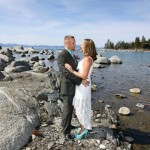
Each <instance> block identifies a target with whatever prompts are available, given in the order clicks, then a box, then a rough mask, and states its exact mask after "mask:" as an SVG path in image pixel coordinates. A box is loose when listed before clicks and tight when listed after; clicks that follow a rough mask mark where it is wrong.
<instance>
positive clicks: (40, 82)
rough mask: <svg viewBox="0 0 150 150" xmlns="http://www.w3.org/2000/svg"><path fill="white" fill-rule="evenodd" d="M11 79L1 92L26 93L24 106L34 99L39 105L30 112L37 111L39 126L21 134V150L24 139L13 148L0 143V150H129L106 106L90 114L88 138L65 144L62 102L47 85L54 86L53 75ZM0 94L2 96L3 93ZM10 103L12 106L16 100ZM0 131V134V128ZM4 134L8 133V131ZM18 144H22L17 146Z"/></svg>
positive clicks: (22, 75) (76, 123) (112, 115)
mask: <svg viewBox="0 0 150 150" xmlns="http://www.w3.org/2000/svg"><path fill="white" fill-rule="evenodd" d="M13 76H14V77H15V78H14V79H13V80H12V81H1V82H0V87H1V90H0V91H3V92H4V93H5V94H6V93H7V92H5V91H4V90H3V88H2V86H4V87H8V89H11V91H12V92H14V93H15V92H16V89H18V90H19V89H24V91H26V92H27V93H26V95H22V96H24V97H26V98H27V97H28V98H30V100H29V102H27V101H26V102H27V103H31V101H32V102H33V101H34V100H35V98H36V100H35V102H34V103H36V102H38V105H34V106H33V105H32V109H34V110H35V108H36V109H39V110H37V111H36V112H34V115H35V113H37V115H38V116H39V119H35V120H38V121H39V123H35V122H34V121H33V122H34V123H35V124H34V127H33V124H31V126H32V130H30V131H29V132H27V131H23V132H24V133H23V135H26V136H28V140H29V141H28V142H26V143H24V146H23V145H22V144H20V145H18V143H22V140H23V138H20V139H18V140H17V145H15V144H16V143H15V140H14V141H13V142H14V143H13V144H14V145H9V144H12V143H7V141H1V142H2V143H1V144H0V146H1V147H0V149H3V148H4V147H2V146H5V147H9V148H8V149H13V148H14V147H16V149H25V150H29V149H39V150H41V149H43V150H45V149H118V150H119V149H131V144H130V143H129V140H130V139H128V138H127V137H124V135H123V132H122V131H121V129H120V128H119V127H118V125H119V124H120V123H119V120H118V117H117V115H116V114H115V113H114V112H113V111H112V110H111V108H110V106H109V105H105V106H104V107H103V108H102V109H100V110H99V111H97V110H93V111H92V113H93V117H92V126H93V130H92V132H89V134H88V136H87V137H86V138H85V139H83V140H74V141H67V140H66V139H64V138H62V137H61V132H60V129H61V128H60V121H61V114H62V104H63V103H62V101H61V99H58V97H57V96H58V93H57V92H52V90H51V89H52V87H53V86H54V85H51V84H50V83H54V82H50V80H51V81H52V80H53V81H54V80H55V79H54V76H52V74H51V75H50V74H49V75H48V74H45V75H43V74H39V73H32V72H24V73H18V74H17V75H16V74H12V75H11V77H12V78H13ZM51 77H52V78H51ZM55 85H56V83H55ZM33 87H34V88H33ZM8 89H7V90H8ZM18 90H17V91H18ZM0 93H1V95H2V92H0ZM17 94H19V93H17ZM17 94H16V95H17ZM24 94H25V93H24ZM8 95H9V94H8ZM18 97H19V96H18ZM15 98H17V96H15ZM22 99H23V98H22ZM22 99H20V101H22ZM13 101H14V102H15V100H13ZM19 103H21V102H19ZM17 106H18V107H19V104H17ZM20 106H22V105H20ZM13 107H14V106H13ZM22 107H23V106H22ZM20 109H22V108H20ZM28 109H29V108H26V111H27V110H28ZM38 112H39V114H38ZM1 113H2V112H1ZM16 113H17V112H16ZM18 113H20V112H18ZM25 113H26V112H24V115H25ZM13 114H14V112H13V110H12V112H11V115H13ZM9 115H10V113H8V114H7V117H8V116H9ZM15 115H17V114H15ZM30 115H31V114H30ZM0 117H1V119H3V116H2V115H0ZM20 117H21V116H20ZM19 120H20V119H18V121H19ZM9 121H11V120H9ZM73 125H75V126H79V123H78V121H77V119H76V117H75V115H74V117H73ZM112 128H113V129H112ZM0 130H1V131H2V128H1V129H0ZM7 130H8V131H9V128H8V129H7ZM74 132H76V130H74V131H72V133H74ZM16 133H17V134H19V133H20V132H19V131H18V130H16ZM2 135H3V134H2ZM3 136H4V135H3ZM20 136H21V135H20ZM0 139H4V137H2V136H1V137H0ZM10 139H11V137H10ZM19 140H21V141H20V142H18V141H19ZM24 142H25V141H24ZM130 142H131V141H130ZM5 144H7V145H5ZM19 146H20V148H19ZM21 147H22V148H21Z"/></svg>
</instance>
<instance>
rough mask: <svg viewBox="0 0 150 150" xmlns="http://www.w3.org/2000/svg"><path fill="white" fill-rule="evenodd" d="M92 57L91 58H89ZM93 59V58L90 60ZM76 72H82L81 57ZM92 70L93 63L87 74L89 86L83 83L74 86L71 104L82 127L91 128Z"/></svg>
mask: <svg viewBox="0 0 150 150" xmlns="http://www.w3.org/2000/svg"><path fill="white" fill-rule="evenodd" d="M91 59H92V58H91ZM92 61H93V60H92ZM77 69H78V72H80V73H82V72H83V59H82V60H81V61H80V62H79V64H78V67H77ZM92 70H93V64H92V65H91V67H90V70H89V74H88V79H87V80H88V81H89V82H90V84H89V86H87V87H85V86H84V85H83V84H80V85H79V86H76V89H75V96H74V98H73V106H74V108H75V113H76V115H77V118H78V120H79V122H80V124H81V125H83V126H84V128H86V129H88V130H91V129H92V127H91V73H92Z"/></svg>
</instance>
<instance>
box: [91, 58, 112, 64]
mask: <svg viewBox="0 0 150 150" xmlns="http://www.w3.org/2000/svg"><path fill="white" fill-rule="evenodd" d="M94 62H95V63H96V64H110V60H109V59H108V58H106V57H97V59H96V60H95V61H94Z"/></svg>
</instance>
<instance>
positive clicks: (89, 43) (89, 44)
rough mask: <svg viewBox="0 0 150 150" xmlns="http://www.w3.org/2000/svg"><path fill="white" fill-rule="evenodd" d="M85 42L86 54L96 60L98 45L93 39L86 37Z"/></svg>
mask: <svg viewBox="0 0 150 150" xmlns="http://www.w3.org/2000/svg"><path fill="white" fill-rule="evenodd" d="M84 44H85V50H84V56H90V57H91V58H92V59H93V61H94V60H96V55H97V52H96V47H95V44H94V42H93V40H91V39H84Z"/></svg>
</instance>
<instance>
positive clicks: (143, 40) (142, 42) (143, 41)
mask: <svg viewBox="0 0 150 150" xmlns="http://www.w3.org/2000/svg"><path fill="white" fill-rule="evenodd" d="M145 43H146V40H145V37H144V36H142V40H141V46H140V47H141V48H144V45H145Z"/></svg>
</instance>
